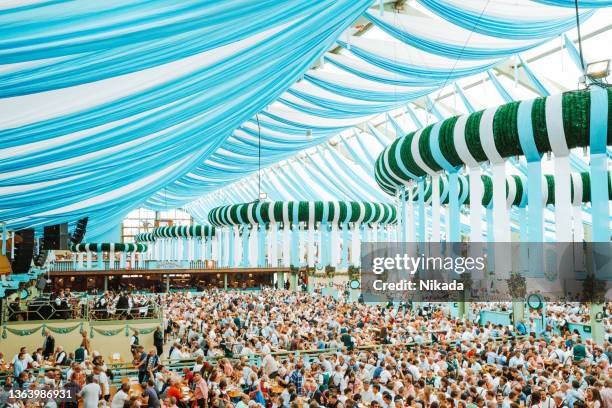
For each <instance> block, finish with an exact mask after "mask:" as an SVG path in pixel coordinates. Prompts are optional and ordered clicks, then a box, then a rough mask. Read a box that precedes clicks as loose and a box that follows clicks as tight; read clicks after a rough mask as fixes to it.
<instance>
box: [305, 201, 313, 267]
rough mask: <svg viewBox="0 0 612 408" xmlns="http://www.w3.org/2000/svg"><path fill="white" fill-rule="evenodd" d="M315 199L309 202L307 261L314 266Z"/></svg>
mask: <svg viewBox="0 0 612 408" xmlns="http://www.w3.org/2000/svg"><path fill="white" fill-rule="evenodd" d="M314 204H315V203H314V201H309V202H308V238H307V239H306V242H307V243H308V250H307V254H306V255H307V263H308V266H310V267H313V266H314V264H315V208H314Z"/></svg>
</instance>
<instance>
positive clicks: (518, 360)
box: [508, 351, 525, 368]
mask: <svg viewBox="0 0 612 408" xmlns="http://www.w3.org/2000/svg"><path fill="white" fill-rule="evenodd" d="M524 364H525V360H524V359H523V356H522V355H521V352H520V351H515V352H514V355H513V356H512V357H510V361H509V362H508V366H509V367H510V368H513V367H518V368H521V367H523V365H524Z"/></svg>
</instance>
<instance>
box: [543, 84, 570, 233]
mask: <svg viewBox="0 0 612 408" xmlns="http://www.w3.org/2000/svg"><path fill="white" fill-rule="evenodd" d="M545 112H546V129H547V131H548V139H549V141H550V147H551V149H552V151H553V154H554V155H555V157H554V161H553V163H554V168H555V230H556V240H557V242H570V241H571V240H572V203H571V190H570V183H571V175H570V174H571V165H570V160H569V153H570V151H569V149H568V147H567V142H566V140H565V131H564V129H563V109H562V95H561V94H558V95H552V96H549V97H548V98H546V106H545Z"/></svg>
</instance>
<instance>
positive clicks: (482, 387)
mask: <svg viewBox="0 0 612 408" xmlns="http://www.w3.org/2000/svg"><path fill="white" fill-rule="evenodd" d="M105 296H106V295H105ZM143 296H144V295H143ZM155 296H157V295H155ZM155 296H153V297H152V301H160V302H161V304H162V305H163V307H164V319H163V325H162V327H160V328H158V329H157V330H156V331H155V332H154V333H153V338H154V347H153V348H151V349H150V350H145V348H144V347H143V346H142V344H141V343H142V341H141V340H142V339H140V335H139V333H138V332H137V331H134V332H133V333H132V336H130V337H126V340H125V341H129V344H130V345H131V346H132V347H131V349H132V352H133V356H132V363H131V364H132V365H133V367H134V372H135V373H137V374H136V375H134V377H133V378H130V379H126V380H125V382H121V381H117V378H116V376H118V375H119V373H117V372H114V370H113V366H112V365H111V364H110V363H109V362H107V360H105V358H104V357H103V356H100V355H99V353H97V352H96V351H95V350H92V349H91V344H90V342H89V339H88V338H87V335H86V333H84V334H83V341H82V343H81V346H80V347H79V348H78V349H77V350H74V351H72V350H64V349H62V347H61V345H59V344H55V343H56V342H55V340H54V339H53V336H52V334H51V333H48V332H47V333H45V338H44V341H43V344H42V345H41V347H40V348H39V349H38V350H26V349H22V351H21V352H20V353H18V354H17V355H16V356H14V357H12V359H10V360H9V359H8V358H10V357H11V356H0V360H2V361H0V364H2V365H5V366H6V368H7V369H8V370H9V376H8V377H7V382H6V384H5V388H4V389H5V392H3V393H1V394H0V406H9V407H11V408H16V407H22V406H24V405H28V404H30V405H32V404H38V406H44V407H47V408H54V407H55V406H57V401H55V400H53V399H46V400H32V401H29V400H27V401H24V400H17V399H15V398H10V394H9V389H11V388H13V389H14V388H20V389H34V388H44V387H47V388H52V389H56V388H65V389H70V390H73V391H74V392H75V394H76V395H79V398H80V400H81V405H79V406H82V407H85V408H94V407H95V408H97V407H98V406H100V405H110V406H111V407H113V408H121V407H137V406H141V405H144V404H147V405H148V406H150V407H154V408H157V407H161V406H164V407H172V408H174V407H194V408H195V407H207V408H208V407H212V408H249V407H251V408H262V407H266V408H268V407H271V408H301V407H306V406H308V407H309V408H318V407H327V408H365V407H369V408H404V407H414V408H417V407H418V408H519V407H533V408H562V407H567V408H583V407H586V408H607V407H612V366H611V365H610V358H612V345H611V344H612V343H611V341H612V333H611V331H612V328H611V325H610V321H609V317H606V319H605V327H606V330H607V332H606V339H605V342H604V344H603V346H597V345H595V344H594V343H593V342H592V341H591V340H590V339H586V338H581V337H580V336H579V335H578V334H577V333H576V332H571V331H567V330H566V331H562V332H558V331H555V330H553V329H552V327H551V326H550V324H545V329H544V331H543V332H542V333H531V332H530V331H529V330H528V331H527V334H526V335H525V336H521V333H520V332H519V330H518V329H517V328H516V327H508V326H506V327H502V326H499V325H493V324H491V323H487V324H484V325H480V324H479V323H477V322H473V321H469V320H467V321H461V320H458V319H454V318H451V317H450V313H449V310H447V309H448V305H447V304H438V305H428V306H426V307H425V306H424V307H420V306H414V307H413V308H411V307H409V305H406V304H402V305H399V306H398V305H386V306H385V305H367V304H363V303H358V302H349V301H348V299H347V297H346V296H344V295H342V294H341V295H340V296H339V297H338V298H334V297H331V296H321V295H320V294H309V293H302V292H290V291H285V290H270V289H265V290H263V291H260V292H238V291H230V292H225V291H217V290H213V291H206V292H204V293H202V294H194V293H188V292H186V293H173V294H167V295H161V298H159V299H158V298H157V297H155ZM608 306H609V305H608ZM576 307H578V309H576V310H577V311H575V313H577V314H578V315H579V314H580V310H582V309H580V307H579V306H576V305H569V304H568V305H559V306H558V308H556V309H552V311H551V313H553V314H555V315H557V314H561V315H563V314H564V313H574V312H571V310H573V309H575V308H576ZM606 310H608V311H609V308H606ZM568 316H569V315H568ZM608 316H609V315H608ZM547 323H550V322H547ZM536 334H537V337H536ZM30 353H31V354H30ZM5 358H6V359H7V360H6V361H4V359H5ZM185 359H188V360H185ZM180 362H182V365H180V367H181V369H180V370H177V367H179V366H178V365H177V363H180ZM41 367H42V368H43V369H42V370H41V369H40V368H41ZM113 379H114V380H113ZM3 404H4V405H3ZM60 405H63V406H65V407H72V406H74V407H76V406H77V405H70V403H66V402H64V403H63V404H60Z"/></svg>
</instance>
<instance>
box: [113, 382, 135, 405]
mask: <svg viewBox="0 0 612 408" xmlns="http://www.w3.org/2000/svg"><path fill="white" fill-rule="evenodd" d="M129 399H130V384H128V383H123V384H121V388H120V389H119V391H117V393H116V394H115V396H113V400H112V401H111V408H123V405H124V404H125V402H126V401H128V400H129Z"/></svg>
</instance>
